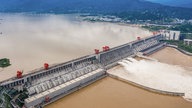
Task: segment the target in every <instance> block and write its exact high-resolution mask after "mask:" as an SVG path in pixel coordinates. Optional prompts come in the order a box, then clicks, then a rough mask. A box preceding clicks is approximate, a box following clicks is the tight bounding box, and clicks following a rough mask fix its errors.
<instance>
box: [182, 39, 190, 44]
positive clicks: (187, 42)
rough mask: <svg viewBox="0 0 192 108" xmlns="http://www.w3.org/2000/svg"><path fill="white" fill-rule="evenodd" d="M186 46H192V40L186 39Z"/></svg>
mask: <svg viewBox="0 0 192 108" xmlns="http://www.w3.org/2000/svg"><path fill="white" fill-rule="evenodd" d="M184 43H185V44H186V45H192V39H184Z"/></svg>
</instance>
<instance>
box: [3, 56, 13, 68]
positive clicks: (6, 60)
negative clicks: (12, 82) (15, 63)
mask: <svg viewBox="0 0 192 108" xmlns="http://www.w3.org/2000/svg"><path fill="white" fill-rule="evenodd" d="M10 65H11V64H10V61H9V59H7V58H3V59H0V67H2V68H4V67H8V66H10Z"/></svg>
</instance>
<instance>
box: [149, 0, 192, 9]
mask: <svg viewBox="0 0 192 108" xmlns="http://www.w3.org/2000/svg"><path fill="white" fill-rule="evenodd" d="M147 1H151V2H154V3H161V4H164V5H169V6H176V7H186V8H192V0H147Z"/></svg>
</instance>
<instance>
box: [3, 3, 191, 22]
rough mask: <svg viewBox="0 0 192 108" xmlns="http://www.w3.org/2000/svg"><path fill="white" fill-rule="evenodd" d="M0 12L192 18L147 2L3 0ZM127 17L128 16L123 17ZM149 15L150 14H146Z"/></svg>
mask: <svg viewBox="0 0 192 108" xmlns="http://www.w3.org/2000/svg"><path fill="white" fill-rule="evenodd" d="M0 12H34V13H56V14H61V13H90V14H109V15H118V16H121V17H125V16H126V17H127V18H129V17H130V16H133V15H134V14H137V15H135V16H133V17H137V18H136V19H142V17H140V16H142V15H143V16H146V18H145V19H150V15H151V16H152V17H154V18H156V19H163V18H173V17H175V18H180V19H192V9H187V8H176V7H170V6H164V5H161V4H158V3H152V2H149V1H145V0H97V1H96V0H0ZM122 14H125V15H122ZM145 14H147V15H145Z"/></svg>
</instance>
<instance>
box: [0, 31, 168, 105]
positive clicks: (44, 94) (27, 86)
mask: <svg viewBox="0 0 192 108" xmlns="http://www.w3.org/2000/svg"><path fill="white" fill-rule="evenodd" d="M162 39H163V36H162V35H161V34H157V35H154V36H151V37H148V38H143V39H140V38H138V39H137V40H136V41H133V42H130V43H127V44H124V45H120V46H117V47H114V48H109V47H104V48H103V51H101V52H99V51H98V50H95V54H92V55H87V56H84V57H81V58H78V59H75V60H71V61H68V62H65V63H61V64H57V65H54V66H49V64H47V63H45V64H44V68H41V69H36V70H35V71H33V72H31V73H29V74H26V75H22V72H21V71H18V74H17V77H13V78H10V79H7V80H5V81H2V82H0V96H1V97H2V95H3V94H5V96H7V97H9V99H8V102H7V101H6V100H3V99H1V101H0V102H1V103H0V107H2V106H3V105H4V103H5V102H6V103H10V104H11V105H12V106H13V107H15V108H18V107H23V106H25V107H27V108H31V107H35V108H38V107H43V106H45V105H47V104H50V103H52V102H54V101H55V100H58V99H60V98H62V97H63V96H66V95H68V94H70V93H72V92H74V91H76V90H79V89H81V88H83V87H85V86H87V85H89V84H91V83H93V82H95V81H97V80H99V79H101V78H103V77H105V76H107V73H106V70H107V69H110V68H112V67H114V66H116V65H118V62H119V61H121V60H123V59H125V58H127V57H131V56H135V55H136V54H137V53H138V52H141V53H143V54H144V55H148V54H151V53H153V52H156V51H158V50H159V49H161V48H163V47H165V43H163V42H161V41H160V40H162Z"/></svg>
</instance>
